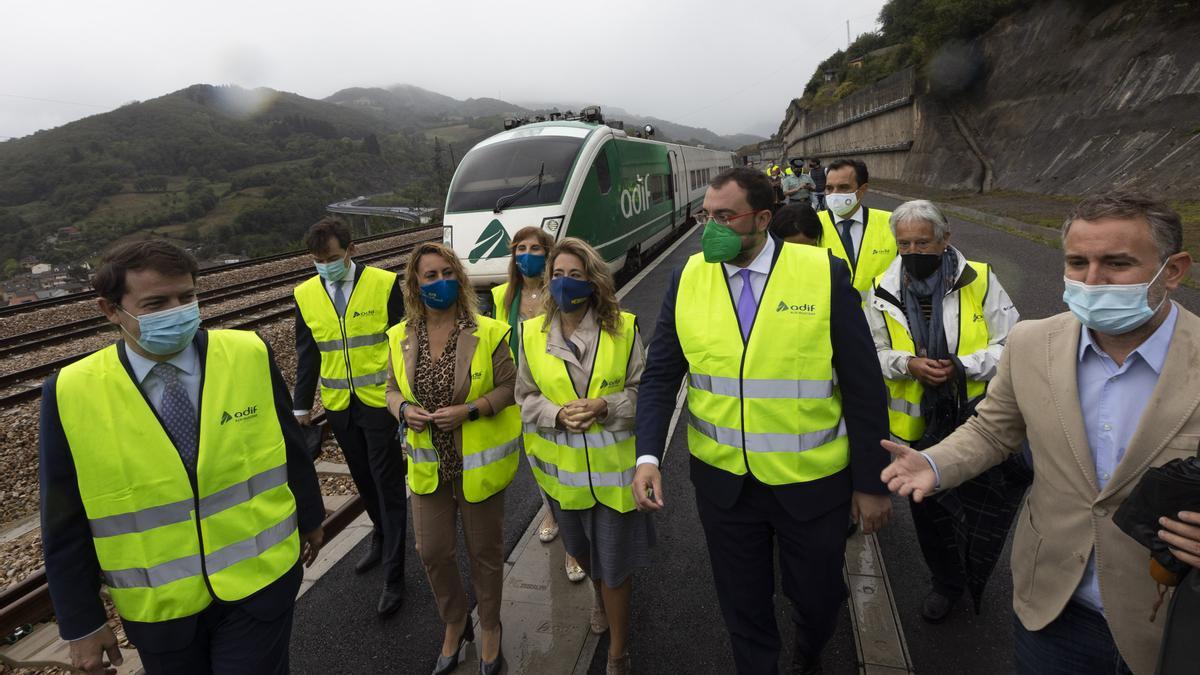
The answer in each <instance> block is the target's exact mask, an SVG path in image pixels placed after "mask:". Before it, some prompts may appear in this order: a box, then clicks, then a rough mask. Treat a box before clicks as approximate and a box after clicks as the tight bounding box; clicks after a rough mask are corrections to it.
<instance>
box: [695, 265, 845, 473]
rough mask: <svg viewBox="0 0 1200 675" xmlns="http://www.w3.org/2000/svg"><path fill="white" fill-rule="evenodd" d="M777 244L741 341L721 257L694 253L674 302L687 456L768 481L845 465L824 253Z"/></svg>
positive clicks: (827, 269)
mask: <svg viewBox="0 0 1200 675" xmlns="http://www.w3.org/2000/svg"><path fill="white" fill-rule="evenodd" d="M780 245H781V246H782V250H781V251H780V252H779V257H778V259H777V260H776V262H775V266H774V267H773V268H772V270H771V274H770V276H769V277H768V278H767V285H766V288H765V289H764V290H763V295H762V299H761V301H760V302H759V304H758V313H757V316H756V317H755V319H754V325H753V327H752V328H751V331H750V338H749V341H748V342H744V341H743V340H742V334H741V330H740V328H739V324H738V317H737V314H736V312H735V311H734V305H733V300H732V298H730V295H729V285H728V282H727V281H726V278H725V268H724V266H723V265H720V264H716V263H706V262H704V257H703V256H702V255H701V254H696V255H694V256H692V257H691V258H690V259H689V260H688V262H687V265H686V266H685V267H684V269H683V274H682V276H681V277H680V279H679V294H678V297H677V298H676V301H675V327H676V330H677V331H678V334H679V343H680V346H681V347H682V348H683V353H684V356H685V357H687V361H688V372H689V382H688V411H689V412H690V413H691V415H690V417H691V419H690V420H689V422H688V446H689V448H690V449H691V452H692V454H693V455H695V456H696V457H697V458H698V459H700V460H701V461H703V462H705V463H706V464H709V465H712V466H714V467H716V468H718V469H721V470H723V471H728V472H729V473H732V474H737V475H742V474H745V473H746V472H747V471H750V472H751V473H752V474H753V475H754V476H755V477H756V478H757V479H758V480H760V481H762V482H763V483H766V484H768V485H784V484H789V483H803V482H807V481H813V480H817V479H819V478H824V477H825V476H830V475H832V474H835V473H837V472H838V471H841V470H842V469H845V468H846V467H847V466H848V465H849V463H850V449H849V443H848V441H847V438H846V423H845V421H844V420H843V419H842V400H841V394H840V392H839V391H838V389H837V387H836V386H834V382H833V345H832V344H831V342H830V332H829V310H830V307H829V305H830V302H831V300H832V298H831V283H830V278H829V277H830V271H829V254H828V253H827V252H826V251H825V250H824V249H820V248H816V247H812V246H800V245H798V244H787V243H784V244H780ZM783 344H786V346H787V349H781V348H780V345H783Z"/></svg>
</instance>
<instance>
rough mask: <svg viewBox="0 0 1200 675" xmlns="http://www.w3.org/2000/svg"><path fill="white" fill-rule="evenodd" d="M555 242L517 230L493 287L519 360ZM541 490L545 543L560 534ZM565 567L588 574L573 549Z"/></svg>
mask: <svg viewBox="0 0 1200 675" xmlns="http://www.w3.org/2000/svg"><path fill="white" fill-rule="evenodd" d="M552 246H554V239H553V238H552V237H551V236H550V233H548V232H546V231H545V230H543V229H541V228H540V227H533V226H532V225H531V226H529V227H523V228H521V229H519V230H517V233H516V234H514V235H513V239H512V245H511V246H510V248H509V250H510V251H511V252H512V257H511V258H510V259H509V263H508V281H507V282H506V283H503V284H500V285H499V286H495V287H493V288H492V307H493V316H494V317H495V318H496V319H499V320H500V321H503V322H505V323H507V324H508V325H509V326H511V327H512V328H513V331H512V333H511V334H510V335H509V339H508V344H509V347H511V348H512V352H513V359H514V360H516V361H520V356H521V352H520V350H521V322H522V321H525V320H526V319H532V318H533V317H535V316H537V315H538V314H541V313H542V307H543V306H544V304H545V296H546V285H545V283H544V280H545V276H546V275H545V274H543V272H544V271H545V269H546V256H547V254H549V253H550V248H551V247H552ZM541 494H542V503H543V504H545V505H546V515H545V517H543V518H542V523H541V524H540V525H539V526H538V531H537V534H538V539H539V540H540V541H541V542H542V543H543V544H549V543H550V542H552V541H554V540H555V539H556V538H557V537H558V521H556V520H555V519H554V511H552V510H551V509H550V503H549V502H547V501H546V493H545V492H544V491H542V492H541ZM563 568H564V569H565V570H566V572H567V578H568V579H570V580H571V581H574V582H580V581H583V580H584V579H586V578H587V575H586V574H584V573H583V567H581V566H580V564H579V562H578V561H576V560H575V558H573V557H571V554H570V553H568V554H566V556H565V559H564V561H563Z"/></svg>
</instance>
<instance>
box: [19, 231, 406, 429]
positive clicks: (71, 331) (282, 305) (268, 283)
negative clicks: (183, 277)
mask: <svg viewBox="0 0 1200 675" xmlns="http://www.w3.org/2000/svg"><path fill="white" fill-rule="evenodd" d="M416 245H417V244H416V243H414V242H410V243H407V244H403V245H401V246H397V247H394V248H390V249H386V250H384V251H376V252H374V253H371V254H369V255H363V256H359V257H358V258H357V259H358V260H360V261H361V262H364V263H367V262H375V261H379V260H386V259H388V258H395V257H396V256H401V255H405V254H407V253H408V252H410V251H412V250H413V249H414V248H415V247H416ZM384 269H388V270H392V271H401V270H403V269H404V263H395V264H391V265H386V266H384ZM312 274H313V273H312V271H311V270H302V271H299V272H289V273H285V274H279V275H273V277H269V278H266V279H256V280H252V281H248V282H244V283H242V284H236V286H238V288H236V289H233V287H227V288H223V289H219V290H214V291H213V295H211V296H210V297H208V298H206V299H205V300H204V301H205V302H215V301H217V300H219V299H228V298H229V297H231V296H233V295H237V294H238V293H244V292H246V291H247V290H249V289H253V290H254V291H256V292H257V291H262V290H269V289H270V288H272V287H276V286H279V285H282V284H285V283H288V282H291V281H296V280H299V279H307V278H309V277H311V276H312ZM291 297H292V296H291V295H284V296H279V297H273V298H267V299H265V300H260V301H257V302H252V303H249V304H247V305H243V306H241V307H235V308H233V309H228V310H225V311H223V312H219V313H216V314H210V315H209V316H206V317H204V318H203V320H202V321H201V325H202V326H203V327H205V328H212V327H214V326H226V325H228V324H229V322H231V321H235V322H236V323H234V324H232V325H228V327H229V328H242V329H248V328H254V327H255V326H259V325H262V324H264V323H269V322H271V321H276V320H278V319H281V318H284V317H287V316H289V315H291V314H292V312H293V311H294V310H293V306H292V303H291ZM76 323H81V324H84V325H80V326H74V327H68V328H67V333H66V334H65V335H63V336H56V335H42V336H40V337H38V338H36V340H35V341H34V343H35V344H37V345H38V346H39V347H40V346H45V345H47V344H53V343H57V342H62V341H65V340H69V339H75V338H79V337H82V336H85V335H90V334H94V333H97V332H99V331H102V330H106V329H107V328H108V327H109V326H111V325H112V324H110V323H109V322H108V320H107V319H105V318H104V317H103V316H101V317H93V318H89V319H84V320H81V321H80V322H76ZM62 328H63V327H61V326H60V330H61V329H62ZM35 332H37V333H43V332H44V331H35ZM28 344H29V343H20V344H18V345H15V346H10V347H8V348H7V350H0V355H5V356H7V355H11V354H15V353H17V351H24V350H23V349H22V347H23V346H26V345H28ZM90 353H91V352H90V351H89V352H80V353H76V354H71V355H68V356H64V357H61V358H57V359H53V360H50V361H47V362H45V363H40V364H37V365H35V366H30V367H28V368H23V369H21V370H17V371H14V372H12V373H8V374H6V375H0V392H3V393H0V409H3V408H4V407H7V406H10V405H15V404H17V403H21V402H23V401H29V400H32V399H36V398H38V397H40V396H41V395H42V387H41V384H40V381H41V380H44V379H45V378H46V377H47V376H48V375H50V374H51V373H53V372H54V371H56V370H59V369H61V368H62V367H64V366H67V365H69V364H71V363H74V362H75V361H77V360H79V359H80V358H82V357H84V356H87V355H88V354H90ZM29 382H37V383H38V384H35V385H32V386H28V384H27V383H29ZM22 385H26V386H22Z"/></svg>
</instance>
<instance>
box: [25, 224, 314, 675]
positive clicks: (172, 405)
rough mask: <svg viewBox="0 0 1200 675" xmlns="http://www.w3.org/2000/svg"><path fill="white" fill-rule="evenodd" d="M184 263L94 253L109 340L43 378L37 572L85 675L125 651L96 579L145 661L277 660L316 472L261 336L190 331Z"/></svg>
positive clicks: (192, 302)
mask: <svg viewBox="0 0 1200 675" xmlns="http://www.w3.org/2000/svg"><path fill="white" fill-rule="evenodd" d="M196 269H197V266H196V261H195V260H194V259H192V257H191V256H190V255H188V254H187V253H186V252H185V251H183V250H181V249H179V248H178V247H176V246H174V245H172V244H169V243H167V242H164V241H161V240H147V241H140V242H135V243H130V244H125V245H122V246H118V247H117V248H114V249H113V250H111V251H109V252H108V253H106V254H105V256H104V258H103V259H102V260H101V262H100V264H99V266H98V268H97V270H96V273H95V276H94V277H93V280H92V283H93V286H94V287H95V289H96V294H97V295H98V296H99V299H98V301H97V304H98V307H99V309H100V311H101V312H102V313H103V314H104V316H105V317H106V318H107V319H108V320H109V322H111V323H112V324H114V325H115V326H118V327H119V329H120V334H121V339H120V340H119V341H118V342H116V343H115V344H112V345H109V346H107V347H104V348H102V349H100V350H98V351H96V352H93V353H92V354H90V355H88V356H86V357H84V358H82V359H80V360H78V361H76V362H74V363H72V364H70V365H68V366H66V367H64V368H63V369H62V370H61V371H59V373H58V374H57V375H53V376H51V377H50V378H49V379H48V380H47V381H46V384H45V386H44V387H43V390H42V409H41V425H40V429H39V435H38V450H39V461H40V463H39V479H40V484H41V515H42V530H41V537H42V546H43V550H44V554H45V565H46V579H47V582H48V583H49V586H50V597H51V599H52V600H53V602H54V610H55V614H56V616H57V618H58V631H59V634H60V635H61V636H62V638H63V639H64V640H67V641H68V642H69V645H70V647H69V650H70V658H71V663H72V665H73V666H74V667H75V668H77V669H79V670H81V671H83V672H87V673H103V672H106V666H107V665H108V664H106V663H105V657H106V656H107V661H108V663H110V664H112V665H113V666H116V665H120V664H121V663H122V661H123V657H122V655H121V652H120V650H119V649H118V647H117V640H116V637H115V636H114V634H113V631H112V628H111V627H110V626H109V623H108V620H107V616H106V613H105V608H104V603H103V602H102V600H101V598H100V585H101V580H103V583H104V585H105V586H106V587H107V592H108V595H109V597H111V599H112V602H113V604H114V605H115V606H116V609H117V613H118V614H119V615H120V617H121V621H122V623H123V624H124V628H125V634H126V636H127V637H128V638H129V640H130V642H132V643H133V644H134V646H135V647H136V648H137V651H138V654H139V656H140V658H141V662H142V666H143V667H144V668H145V670H146V672H147V673H150V674H151V675H155V674H158V673H286V672H287V668H288V641H289V639H290V635H291V627H292V610H293V607H294V604H295V598H296V593H297V591H298V590H299V588H300V582H301V576H302V574H301V569H300V561H304V562H305V563H307V564H312V561H313V560H315V558H316V554H317V551H318V550H319V549H320V547H321V543H322V539H323V534H322V529H321V522H322V520H323V518H324V516H325V511H324V507H323V505H322V500H321V490H320V485H319V484H318V483H317V476H316V472H315V470H314V469H313V464H312V459H311V458H310V457H309V456H308V454H307V452H306V450H305V447H304V445H305V444H304V439H303V435H302V434H301V432H300V428H299V427H298V426H297V425H296V421H295V419H293V417H292V414H291V412H290V410H291V395H290V394H289V392H288V389H287V384H286V383H285V382H284V380H283V376H282V375H281V374H280V372H279V369H278V368H277V367H276V365H275V362H274V358H273V356H272V354H271V350H270V348H269V347H268V346H267V344H266V343H264V342H263V340H262V339H261V338H259V337H258V336H257V335H255V334H254V333H251V332H248V331H238V330H212V331H207V330H200V329H199V326H200V309H199V305H198V303H197V301H196Z"/></svg>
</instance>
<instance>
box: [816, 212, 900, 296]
mask: <svg viewBox="0 0 1200 675" xmlns="http://www.w3.org/2000/svg"><path fill="white" fill-rule="evenodd" d="M862 209H863V218H865V219H866V221H867V222H866V223H865V225H864V226H863V241H862V244H860V245H859V247H858V260H857V261H856V264H854V265H851V266H850V282H851V284H853V286H854V288H855V290H857V291H858V292H859V293H860V294H865V293H866V292H867V289H869V288H870V287H871V282H872V281H873V280H874V279H875V277H877V276H879V275H880V274H883V273H884V272H885V271H886V270H887V268H888V265H891V264H892V259H893V258H895V257H896V237H895V235H893V234H892V226H891V224H890V223H889V222H888V220H889V219H890V218H891V217H892V212H891V211H880V210H878V209H868V208H867V207H865V206H864V207H862ZM817 215H819V216H820V218H821V243H822V244H823V245H824V246H825V247H826V248H828V249H829V250H831V251H833V254H834V255H836V256H837V257H839V258H841V259H842V260H845V261H846V263H847V264H849V262H850V257H849V256H848V255H846V247H845V246H842V237H841V235H839V234H838V231H837V227H835V226H834V223H837V222H839V221H840V220H841V219H840V218H837V217H836V216H834V215H833V212H832V211H830V210H829V209H823V210H822V211H821V212H820V213H819V214H817ZM850 215H854V214H850Z"/></svg>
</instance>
